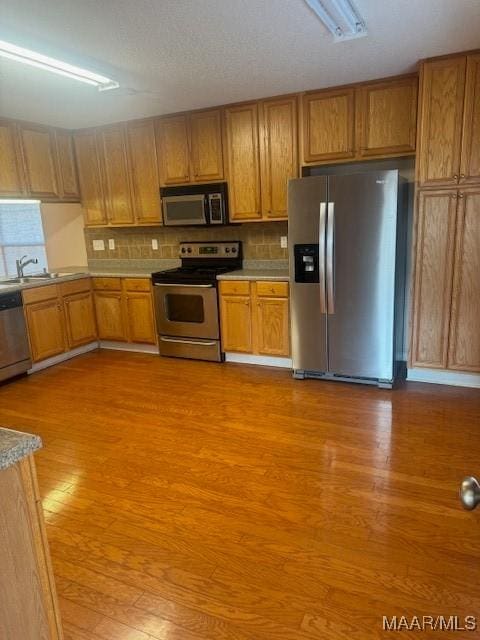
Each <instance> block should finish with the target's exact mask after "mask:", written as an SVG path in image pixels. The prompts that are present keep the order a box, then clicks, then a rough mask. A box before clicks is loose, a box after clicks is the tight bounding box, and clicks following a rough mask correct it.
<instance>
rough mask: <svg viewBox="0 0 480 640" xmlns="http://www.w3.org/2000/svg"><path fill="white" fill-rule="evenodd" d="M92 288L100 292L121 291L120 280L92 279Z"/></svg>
mask: <svg viewBox="0 0 480 640" xmlns="http://www.w3.org/2000/svg"><path fill="white" fill-rule="evenodd" d="M93 288H94V289H98V290H101V291H121V289H122V281H121V280H120V278H93Z"/></svg>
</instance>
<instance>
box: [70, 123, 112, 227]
mask: <svg viewBox="0 0 480 640" xmlns="http://www.w3.org/2000/svg"><path fill="white" fill-rule="evenodd" d="M74 142H75V154H76V158H77V166H78V177H79V180H80V189H81V192H82V205H83V210H84V215H85V224H86V226H98V225H106V224H107V210H106V207H105V197H104V192H103V186H104V179H103V168H102V161H101V148H100V147H99V144H98V140H97V136H96V133H95V131H92V130H85V131H81V132H78V133H76V134H75V136H74Z"/></svg>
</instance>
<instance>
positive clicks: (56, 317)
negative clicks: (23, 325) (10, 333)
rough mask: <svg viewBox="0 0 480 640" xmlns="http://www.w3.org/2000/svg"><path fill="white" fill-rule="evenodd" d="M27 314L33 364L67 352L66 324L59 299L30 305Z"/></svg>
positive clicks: (27, 307)
mask: <svg viewBox="0 0 480 640" xmlns="http://www.w3.org/2000/svg"><path fill="white" fill-rule="evenodd" d="M25 314H26V318H27V327H28V335H29V337H30V350H31V353H32V360H33V362H39V361H40V360H45V359H46V358H52V357H53V356H58V355H59V354H61V353H63V352H64V351H66V339H65V322H64V317H63V309H62V304H61V302H60V300H59V299H58V298H53V299H51V300H45V301H44V302H35V303H33V304H28V305H26V307H25Z"/></svg>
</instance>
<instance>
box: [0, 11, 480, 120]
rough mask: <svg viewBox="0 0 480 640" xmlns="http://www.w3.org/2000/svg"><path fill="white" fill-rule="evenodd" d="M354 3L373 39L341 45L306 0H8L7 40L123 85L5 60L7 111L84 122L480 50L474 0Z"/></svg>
mask: <svg viewBox="0 0 480 640" xmlns="http://www.w3.org/2000/svg"><path fill="white" fill-rule="evenodd" d="M356 6H357V8H358V9H359V11H360V13H361V15H362V16H363V17H364V19H365V21H366V23H367V28H368V32H369V34H368V36H367V37H366V38H360V39H357V40H350V41H347V42H342V43H336V44H334V43H333V41H332V36H331V35H330V34H329V33H328V32H327V31H326V29H325V27H324V26H323V25H322V23H321V22H320V21H319V20H318V19H317V18H316V16H315V15H314V14H313V13H312V12H311V10H310V9H309V8H308V7H307V5H306V4H305V2H304V0H100V1H99V0H80V1H79V0H40V1H39V0H1V7H0V38H1V39H4V40H9V41H13V42H15V43H17V44H22V45H23V46H26V47H30V48H33V49H36V50H41V51H42V52H45V53H47V54H50V55H53V56H55V57H57V58H58V57H59V58H61V59H63V60H67V61H70V62H73V63H74V64H79V65H80V66H84V67H87V68H91V69H92V70H94V71H99V72H103V73H106V74H107V75H110V77H113V78H114V79H115V80H119V81H120V83H121V85H122V88H121V89H118V90H114V91H110V92H104V93H98V92H97V90H96V89H95V88H94V87H91V86H89V85H84V84H80V83H77V82H75V81H73V80H69V79H66V78H62V77H60V76H55V75H53V74H50V73H48V72H43V71H40V70H38V69H33V68H29V67H27V66H25V65H22V64H19V63H16V62H13V61H9V60H5V59H1V58H0V115H4V116H10V117H14V118H20V119H26V120H33V121H36V122H43V123H47V124H55V125H58V126H65V127H72V128H75V127H84V126H90V125H97V124H105V123H107V122H115V121H118V120H125V119H129V118H137V117H144V116H149V115H155V114H162V113H171V112H174V111H183V110H187V109H193V108H199V107H206V106H211V105H217V104H225V103H229V102H234V101H239V100H247V99H251V98H260V97H264V96H271V95H276V94H281V93H288V92H294V91H301V90H304V89H315V88H321V87H329V86H334V85H339V84H345V83H349V82H356V81H362V80H369V79H373V78H378V77H383V76H389V75H394V74H399V73H405V72H408V71H411V70H413V69H414V66H415V64H416V62H417V60H418V59H419V58H422V57H428V56H434V55H440V54H444V53H449V52H453V51H462V50H466V49H474V48H477V47H480V2H479V0H356ZM132 90H133V91H132Z"/></svg>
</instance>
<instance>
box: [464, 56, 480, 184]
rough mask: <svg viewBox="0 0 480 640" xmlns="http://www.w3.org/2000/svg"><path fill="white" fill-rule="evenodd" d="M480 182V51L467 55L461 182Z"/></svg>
mask: <svg viewBox="0 0 480 640" xmlns="http://www.w3.org/2000/svg"><path fill="white" fill-rule="evenodd" d="M479 182H480V53H477V54H476V55H470V56H468V57H467V72H466V87H465V106H464V115H463V135H462V154H461V163H460V184H471V183H477V184H478V183H479Z"/></svg>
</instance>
